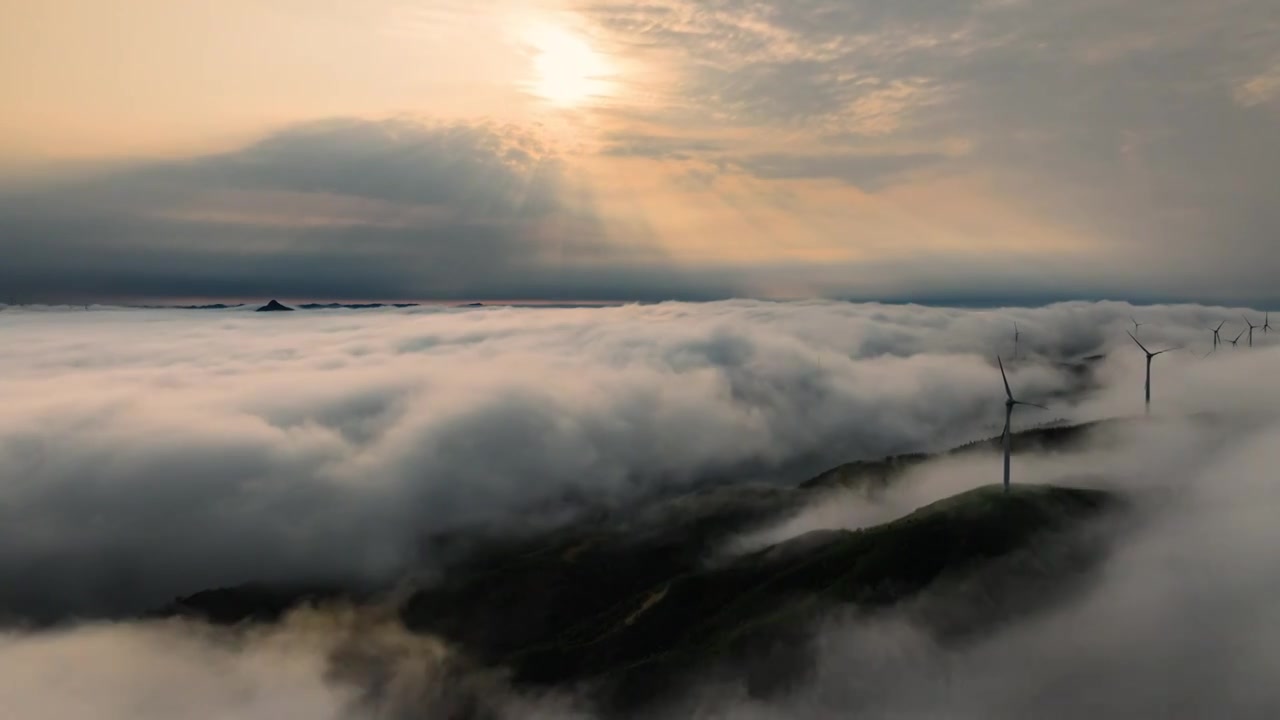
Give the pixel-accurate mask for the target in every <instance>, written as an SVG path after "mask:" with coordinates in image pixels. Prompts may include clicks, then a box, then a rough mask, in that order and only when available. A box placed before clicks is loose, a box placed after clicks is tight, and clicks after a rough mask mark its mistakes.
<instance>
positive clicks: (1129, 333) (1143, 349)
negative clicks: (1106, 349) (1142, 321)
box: [1125, 330, 1151, 355]
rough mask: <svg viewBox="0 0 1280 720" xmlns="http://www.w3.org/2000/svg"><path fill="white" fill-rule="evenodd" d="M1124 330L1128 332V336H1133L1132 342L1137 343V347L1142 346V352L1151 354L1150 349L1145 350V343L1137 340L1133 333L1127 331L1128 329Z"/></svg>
mask: <svg viewBox="0 0 1280 720" xmlns="http://www.w3.org/2000/svg"><path fill="white" fill-rule="evenodd" d="M1125 332H1126V333H1128V335H1129V337H1131V338H1133V341H1134V342H1136V343H1138V347H1140V348H1142V352H1144V353H1146V354H1148V355H1150V354H1151V351H1150V350H1147V346H1146V345H1143V344H1142V342H1141V341H1140V340H1138V338H1136V337H1133V333H1131V332H1129V331H1128V330H1125Z"/></svg>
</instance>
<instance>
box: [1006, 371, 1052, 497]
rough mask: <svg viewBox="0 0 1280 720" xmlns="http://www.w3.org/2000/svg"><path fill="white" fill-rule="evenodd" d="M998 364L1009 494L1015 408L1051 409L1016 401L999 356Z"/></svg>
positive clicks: (1007, 490)
mask: <svg viewBox="0 0 1280 720" xmlns="http://www.w3.org/2000/svg"><path fill="white" fill-rule="evenodd" d="M996 362H997V363H999V364H1000V379H1002V380H1004V396H1005V400H1004V491H1005V493H1006V494H1007V493H1008V492H1009V453H1010V451H1011V450H1012V449H1013V429H1012V427H1011V424H1012V423H1013V406H1014V405H1030V406H1031V407H1037V408H1040V409H1041V410H1048V409H1049V408H1047V407H1045V406H1043V405H1036V404H1035V403H1029V402H1023V401H1021V400H1016V399H1014V397H1013V391H1012V390H1010V389H1009V376H1008V375H1005V374H1004V361H1003V360H1001V359H1000V356H999V355H997V356H996Z"/></svg>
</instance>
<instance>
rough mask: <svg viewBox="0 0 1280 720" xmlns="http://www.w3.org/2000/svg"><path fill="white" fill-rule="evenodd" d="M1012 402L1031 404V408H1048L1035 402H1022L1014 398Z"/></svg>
mask: <svg viewBox="0 0 1280 720" xmlns="http://www.w3.org/2000/svg"><path fill="white" fill-rule="evenodd" d="M1013 404H1014V405H1030V406H1031V407H1033V408H1040V409H1041V410H1048V409H1049V408H1047V407H1045V406H1043V405H1037V404H1035V403H1029V402H1022V401H1021V400H1014V401H1013Z"/></svg>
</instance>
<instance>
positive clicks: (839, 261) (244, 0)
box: [0, 0, 1280, 303]
mask: <svg viewBox="0 0 1280 720" xmlns="http://www.w3.org/2000/svg"><path fill="white" fill-rule="evenodd" d="M0 107H3V108H4V112H2V113H0V193H2V194H0V251H3V254H4V258H5V262H3V263H0V301H2V300H8V299H14V300H17V301H53V300H74V301H79V300H86V301H87V300H90V299H104V300H105V299H138V298H152V299H165V298H242V297H262V296H280V297H285V298H290V297H292V298H335V299H337V298H352V299H356V298H362V299H376V298H388V299H389V298H397V299H410V298H413V299H433V298H439V299H449V298H528V299H611V300H613V299H620V300H625V299H659V298H669V297H672V298H687V299H699V298H714V297H725V296H760V297H805V296H815V295H822V296H831V297H849V298H880V299H888V300H901V299H915V300H925V301H943V302H946V301H955V302H969V301H972V302H984V301H985V302H1036V301H1041V300H1047V299H1055V298H1066V297H1098V296H1109V297H1118V298H1132V299H1139V300H1142V299H1157V298H1161V299H1168V298H1172V299H1195V300H1211V301H1213V300H1221V301H1235V302H1252V303H1267V302H1271V301H1276V300H1280V291H1277V290H1276V289H1275V288H1276V283H1275V275H1276V273H1277V271H1280V202H1277V189H1278V188H1280V6H1277V4H1276V2H1275V0H1218V1H1217V2H1211V3H1210V2H1204V1H1203V0H1125V1H1123V2H1119V1H1117V0H1065V1H1064V0H960V1H956V0H895V1H894V2H884V1H883V0H650V1H648V2H640V3H622V2H611V1H610V0H595V1H592V0H488V1H487V2H483V3H481V2H461V1H459V0H361V1H360V2H354V1H352V0H347V1H339V0H254V1H251V0H222V1H221V2H218V3H210V2H195V1H194V0H119V1H118V2H102V1H100V0H40V1H39V2H17V1H16V0H8V2H5V3H4V4H3V7H2V8H0ZM5 295H7V296H8V297H4V296H5Z"/></svg>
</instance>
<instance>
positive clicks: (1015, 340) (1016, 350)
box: [1013, 321, 1022, 360]
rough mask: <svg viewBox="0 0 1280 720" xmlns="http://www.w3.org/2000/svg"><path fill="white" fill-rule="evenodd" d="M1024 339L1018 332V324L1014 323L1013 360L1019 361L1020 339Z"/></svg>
mask: <svg viewBox="0 0 1280 720" xmlns="http://www.w3.org/2000/svg"><path fill="white" fill-rule="evenodd" d="M1020 337H1022V333H1020V332H1018V323H1017V321H1014V323H1013V359H1014V360H1017V359H1018V338H1020Z"/></svg>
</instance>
